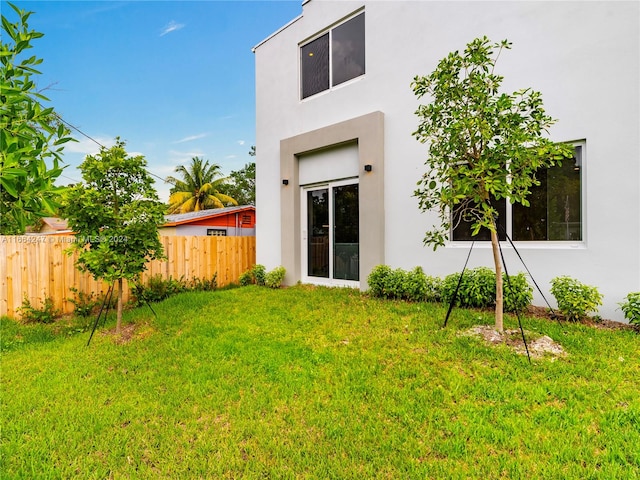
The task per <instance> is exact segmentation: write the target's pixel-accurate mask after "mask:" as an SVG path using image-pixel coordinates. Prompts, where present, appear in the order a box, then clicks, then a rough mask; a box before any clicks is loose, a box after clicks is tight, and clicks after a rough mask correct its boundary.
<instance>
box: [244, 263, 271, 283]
mask: <svg viewBox="0 0 640 480" xmlns="http://www.w3.org/2000/svg"><path fill="white" fill-rule="evenodd" d="M266 278H267V269H266V268H265V266H264V265H260V264H259V263H258V264H256V265H254V266H253V267H251V268H250V269H249V270H247V271H246V272H243V273H242V274H241V275H240V278H239V279H238V280H239V282H240V285H241V286H243V287H246V286H247V285H252V284H256V285H260V286H264V285H265V284H266Z"/></svg>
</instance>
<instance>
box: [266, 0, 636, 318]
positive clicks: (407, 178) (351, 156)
mask: <svg viewBox="0 0 640 480" xmlns="http://www.w3.org/2000/svg"><path fill="white" fill-rule="evenodd" d="M639 18H640V4H639V3H638V2H616V1H611V2H604V1H603V2H539V1H533V2H526V1H513V2H482V1H470V2H458V1H456V2H432V1H423V2H417V1H356V2H352V1H323V0H306V1H304V2H303V4H302V14H301V15H300V16H298V17H297V18H295V19H293V20H292V21H291V22H290V23H288V24H287V25H285V26H283V27H282V28H281V29H280V30H278V31H277V32H275V33H274V34H273V35H271V36H270V37H269V38H267V39H265V40H264V41H263V42H262V43H260V44H259V45H257V46H256V47H255V49H254V52H255V62H256V98H257V100H256V108H257V125H256V127H257V136H256V146H257V162H256V164H257V176H256V184H257V201H256V204H257V208H258V210H259V212H260V215H259V217H258V222H257V261H258V263H262V264H264V265H266V266H267V267H269V268H272V267H274V266H276V265H280V264H281V265H283V266H284V267H286V269H287V276H286V279H285V283H287V284H294V283H296V282H298V281H302V282H309V283H317V284H327V285H352V286H357V287H359V288H361V289H366V288H367V285H366V279H367V276H368V274H369V273H370V271H371V269H372V268H373V267H374V266H375V265H378V264H388V265H390V266H392V267H402V268H406V269H409V268H413V267H415V266H418V265H420V266H422V267H423V268H424V270H425V272H427V273H428V274H430V275H438V276H444V275H446V274H449V273H453V272H457V271H460V270H461V269H462V266H463V264H464V261H465V258H466V256H467V253H468V251H469V247H470V243H471V242H470V239H469V236H468V234H467V233H465V232H464V231H463V230H462V229H461V230H459V231H454V232H451V239H450V241H449V242H448V243H447V245H446V246H445V247H442V248H439V249H438V250H437V251H433V250H432V249H431V248H429V247H425V246H424V245H423V237H424V234H425V232H426V231H427V230H429V229H430V228H431V226H432V225H433V224H434V222H436V221H437V215H436V213H435V212H434V213H433V214H430V213H421V212H420V211H419V209H418V202H417V199H416V198H415V197H414V196H413V192H414V190H415V188H416V182H417V181H418V180H419V179H420V177H421V176H422V174H423V173H424V172H425V169H426V166H425V165H424V162H425V160H426V156H427V147H426V146H425V145H423V144H421V143H419V142H417V141H416V140H415V138H413V136H412V132H414V131H415V130H416V127H417V123H418V119H417V117H416V115H415V113H414V112H415V111H416V109H417V107H418V105H419V104H420V101H418V99H417V98H416V97H415V95H414V94H413V92H412V89H411V87H410V84H411V81H412V79H413V78H414V76H416V75H428V74H429V73H431V72H432V71H433V70H434V69H435V67H436V65H437V63H438V61H439V60H440V59H442V58H443V57H445V56H446V55H447V54H448V53H449V52H451V51H455V50H462V49H464V47H465V46H466V44H467V43H468V42H470V41H471V40H473V39H474V38H477V37H482V36H487V37H489V38H490V39H491V40H492V41H495V42H497V41H500V40H503V39H508V40H509V41H511V42H512V43H513V48H512V49H511V50H508V51H506V52H504V53H503V54H502V55H501V57H500V59H499V61H498V64H497V67H496V68H497V71H498V73H500V74H501V75H503V76H504V82H503V86H502V87H503V89H504V90H505V91H507V92H513V91H515V90H518V89H521V88H527V87H530V88H532V89H534V90H537V91H540V92H541V93H542V96H543V101H544V105H545V108H546V111H547V112H548V113H549V114H550V115H551V116H553V117H554V118H556V119H558V122H557V124H555V125H554V126H553V127H552V129H551V131H550V133H549V135H550V138H551V139H552V140H553V141H556V142H569V143H571V144H573V145H574V146H575V152H576V154H575V158H574V159H573V161H571V162H565V164H564V167H563V168H564V170H554V171H549V175H548V177H549V179H551V178H553V179H554V180H553V181H551V180H549V181H545V182H543V186H542V187H541V188H542V190H539V191H538V192H537V193H538V194H537V195H536V196H535V201H534V199H533V198H532V205H531V207H530V208H529V209H525V210H523V209H522V208H519V207H517V206H513V205H511V204H510V203H509V202H505V204H504V206H503V207H504V208H503V212H502V215H503V221H504V224H505V226H506V231H507V233H508V234H509V235H510V237H511V238H512V239H513V240H514V244H515V245H516V248H517V249H518V251H519V252H520V253H521V255H522V257H523V258H524V260H525V262H527V265H528V267H529V269H530V270H531V273H532V275H533V276H534V278H535V279H536V281H537V282H538V284H540V285H541V286H542V287H543V289H545V290H546V292H547V293H545V295H548V289H549V280H550V279H551V278H553V277H555V276H559V275H569V276H571V277H574V278H577V279H579V280H580V281H582V282H584V283H587V284H590V285H595V286H597V287H598V288H599V289H600V291H601V292H602V293H603V294H604V299H605V305H604V306H603V308H601V310H600V312H599V313H600V315H602V316H603V317H606V318H615V319H619V320H620V319H622V314H621V312H620V311H619V310H618V309H617V307H618V305H617V304H618V302H620V301H622V299H623V297H624V296H625V295H626V294H627V293H629V292H632V291H639V290H640V120H639V112H640V97H639V92H640V81H639V78H640V76H639V72H640V66H639V64H640V33H639V32H640V29H639ZM423 101H424V100H423ZM488 243H489V242H486V241H480V242H476V244H475V245H476V247H475V248H474V249H473V252H472V255H471V258H470V266H471V267H473V266H479V265H487V266H492V255H491V251H490V247H489V244H488ZM504 250H505V256H506V262H507V265H508V267H509V270H510V271H512V272H517V271H521V270H523V267H522V265H521V263H520V261H519V260H518V258H517V256H516V255H515V252H514V251H513V249H512V248H511V247H510V246H509V245H508V244H507V243H505V245H504ZM549 299H550V300H551V301H553V299H552V297H551V296H550V295H549ZM539 302H541V299H540V298H539V297H538V296H537V295H536V299H535V303H539Z"/></svg>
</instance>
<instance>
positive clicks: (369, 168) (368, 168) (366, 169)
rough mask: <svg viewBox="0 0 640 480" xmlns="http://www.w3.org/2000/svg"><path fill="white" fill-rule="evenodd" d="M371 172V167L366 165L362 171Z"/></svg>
mask: <svg viewBox="0 0 640 480" xmlns="http://www.w3.org/2000/svg"><path fill="white" fill-rule="evenodd" d="M371 170H373V167H372V166H371V165H369V164H367V165H365V166H364V171H365V172H370V171H371Z"/></svg>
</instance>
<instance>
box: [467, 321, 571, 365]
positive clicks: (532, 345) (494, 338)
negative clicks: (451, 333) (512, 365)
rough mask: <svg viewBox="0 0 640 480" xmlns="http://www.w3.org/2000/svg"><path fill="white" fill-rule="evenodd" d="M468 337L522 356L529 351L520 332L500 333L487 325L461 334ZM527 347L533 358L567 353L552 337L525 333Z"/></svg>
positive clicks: (564, 355) (562, 355)
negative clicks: (502, 346)
mask: <svg viewBox="0 0 640 480" xmlns="http://www.w3.org/2000/svg"><path fill="white" fill-rule="evenodd" d="M460 335H461V336H466V337H475V336H477V337H481V338H482V339H483V340H484V341H485V342H486V343H489V344H492V345H498V344H504V345H507V346H508V347H510V348H511V349H512V350H513V351H514V352H516V353H518V354H520V355H526V354H527V350H526V348H525V344H524V342H523V341H522V333H521V332H520V330H517V329H514V330H505V331H504V332H502V333H501V332H498V331H497V330H495V329H494V328H493V327H490V326H487V325H478V326H475V327H472V328H470V329H469V330H466V331H464V332H462V333H461V334H460ZM524 336H525V339H526V340H527V347H528V348H529V354H530V355H531V357H532V358H542V357H551V358H552V359H556V358H559V357H566V356H567V352H565V351H564V349H563V348H562V345H560V344H559V343H557V342H555V341H554V340H553V339H552V338H551V337H548V336H546V335H543V336H540V335H536V334H534V333H532V332H528V331H526V330H525V331H524Z"/></svg>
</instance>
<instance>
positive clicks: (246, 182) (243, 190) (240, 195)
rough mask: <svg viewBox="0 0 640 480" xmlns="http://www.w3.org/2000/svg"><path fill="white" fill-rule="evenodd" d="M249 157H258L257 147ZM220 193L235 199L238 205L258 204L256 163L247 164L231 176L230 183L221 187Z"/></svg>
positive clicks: (252, 148) (253, 148)
mask: <svg viewBox="0 0 640 480" xmlns="http://www.w3.org/2000/svg"><path fill="white" fill-rule="evenodd" d="M249 156H251V157H255V156H256V147H255V145H252V146H251V150H249ZM220 191H221V192H222V193H225V194H227V195H229V196H230V197H232V198H235V199H236V200H237V202H238V205H255V204H256V162H255V161H253V162H250V163H247V164H246V165H245V166H244V167H243V168H241V169H240V170H234V171H232V172H231V173H230V174H229V178H228V182H227V183H225V184H223V185H221V188H220Z"/></svg>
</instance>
